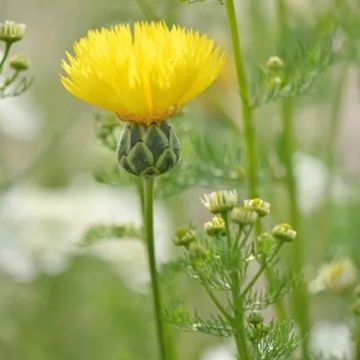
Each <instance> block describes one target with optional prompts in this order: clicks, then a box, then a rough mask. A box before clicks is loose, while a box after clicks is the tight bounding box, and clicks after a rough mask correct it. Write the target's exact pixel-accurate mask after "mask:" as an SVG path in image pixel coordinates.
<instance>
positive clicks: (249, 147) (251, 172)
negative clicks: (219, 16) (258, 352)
mask: <svg viewBox="0 0 360 360" xmlns="http://www.w3.org/2000/svg"><path fill="white" fill-rule="evenodd" d="M225 6H226V12H227V17H228V20H229V26H230V33H231V40H232V46H233V51H234V60H235V67H236V74H237V81H238V87H239V91H240V95H241V101H242V115H243V122H244V131H245V142H246V154H247V174H248V196H249V197H250V198H256V197H258V196H259V194H258V192H259V191H258V174H257V172H258V170H257V157H256V132H255V126H254V118H253V110H252V108H251V106H250V101H249V86H248V82H247V79H246V75H245V66H244V60H243V55H242V51H241V44H240V35H239V29H238V23H237V19H236V12H235V6H234V2H233V0H225ZM255 230H256V234H257V235H260V234H261V232H262V228H261V223H260V222H257V223H256V225H255ZM273 277H274V274H273V271H272V269H270V268H267V269H266V279H267V281H268V282H269V283H270V282H271V281H272V279H273ZM275 309H276V313H277V316H278V318H280V319H283V318H284V317H285V316H286V310H285V306H284V304H283V302H282V301H280V302H279V303H277V304H275Z"/></svg>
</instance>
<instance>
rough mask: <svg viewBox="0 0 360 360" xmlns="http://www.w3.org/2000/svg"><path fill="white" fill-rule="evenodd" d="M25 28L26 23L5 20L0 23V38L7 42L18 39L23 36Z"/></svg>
mask: <svg viewBox="0 0 360 360" xmlns="http://www.w3.org/2000/svg"><path fill="white" fill-rule="evenodd" d="M25 29H26V25H24V24H16V23H15V22H14V21H8V20H6V21H5V23H0V40H1V41H5V42H7V43H14V42H16V41H19V40H21V39H22V38H23V37H24V34H25Z"/></svg>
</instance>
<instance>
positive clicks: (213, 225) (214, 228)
mask: <svg viewBox="0 0 360 360" xmlns="http://www.w3.org/2000/svg"><path fill="white" fill-rule="evenodd" d="M224 229H225V222H224V219H223V218H222V217H220V216H214V217H213V218H212V219H211V220H210V221H208V222H206V223H205V224H204V230H205V232H206V233H207V234H208V235H210V236H212V235H217V234H219V233H221V232H222V231H223V230H224Z"/></svg>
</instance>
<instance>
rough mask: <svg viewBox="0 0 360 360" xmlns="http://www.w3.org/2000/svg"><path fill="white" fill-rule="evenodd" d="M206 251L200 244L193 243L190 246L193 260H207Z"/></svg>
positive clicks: (190, 254)
mask: <svg viewBox="0 0 360 360" xmlns="http://www.w3.org/2000/svg"><path fill="white" fill-rule="evenodd" d="M206 255H207V252H206V249H205V248H204V247H203V246H202V245H200V244H199V243H196V242H192V243H191V244H190V246H189V256H190V258H191V259H192V260H200V259H204V258H206Z"/></svg>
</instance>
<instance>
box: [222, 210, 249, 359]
mask: <svg viewBox="0 0 360 360" xmlns="http://www.w3.org/2000/svg"><path fill="white" fill-rule="evenodd" d="M223 218H224V222H225V231H226V237H227V245H228V255H229V260H230V256H231V254H230V251H231V245H232V239H231V233H230V223H229V214H228V213H226V214H223ZM230 277H231V295H232V303H233V308H234V319H233V321H232V327H233V328H234V330H235V331H234V339H235V344H236V349H237V352H238V355H239V358H240V359H241V360H249V359H250V358H249V354H248V349H247V345H246V334H245V327H244V309H243V304H242V297H241V296H240V279H239V273H238V272H237V271H236V270H233V271H232V272H231V275H230Z"/></svg>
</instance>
